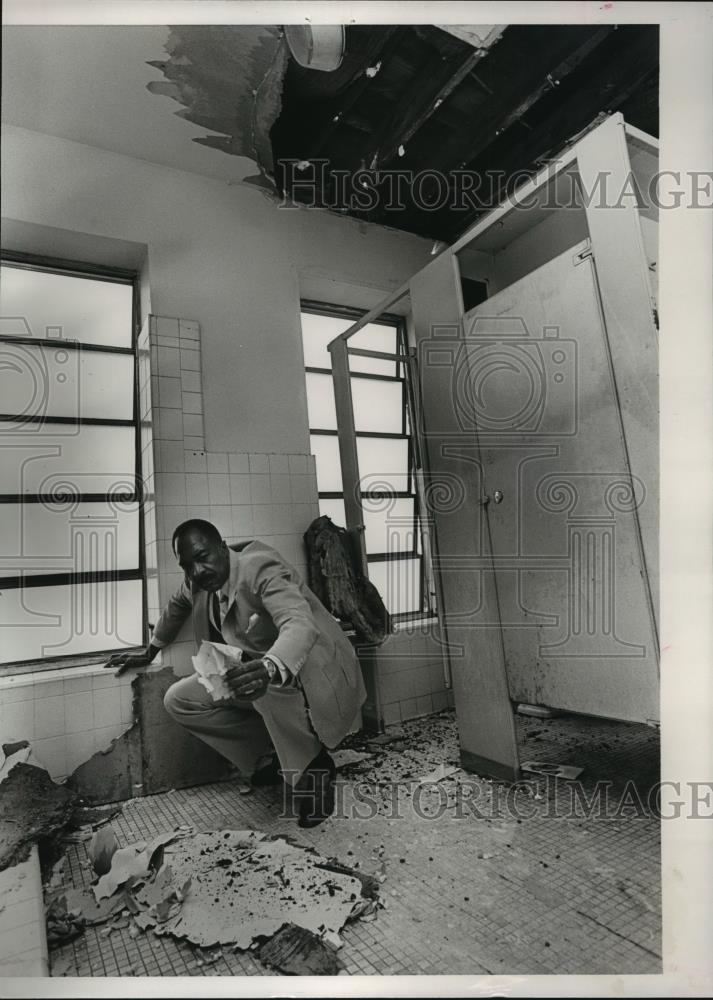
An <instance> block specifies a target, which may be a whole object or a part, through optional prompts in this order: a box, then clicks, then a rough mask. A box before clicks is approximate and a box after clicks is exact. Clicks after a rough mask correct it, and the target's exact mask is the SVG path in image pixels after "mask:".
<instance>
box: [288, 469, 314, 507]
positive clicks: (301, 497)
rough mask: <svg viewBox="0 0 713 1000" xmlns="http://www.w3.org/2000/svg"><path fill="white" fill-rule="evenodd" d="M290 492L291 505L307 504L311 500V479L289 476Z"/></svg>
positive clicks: (309, 477)
mask: <svg viewBox="0 0 713 1000" xmlns="http://www.w3.org/2000/svg"><path fill="white" fill-rule="evenodd" d="M290 491H291V493H292V502H293V503H308V502H309V501H310V500H312V498H313V485H312V477H311V476H302V475H295V476H291V478H290Z"/></svg>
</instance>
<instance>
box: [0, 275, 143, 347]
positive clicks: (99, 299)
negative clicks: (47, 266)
mask: <svg viewBox="0 0 713 1000" xmlns="http://www.w3.org/2000/svg"><path fill="white" fill-rule="evenodd" d="M0 316H2V323H0V332H1V333H2V334H3V335H5V336H16V337H18V336H19V337H37V338H39V339H44V338H45V337H63V338H64V339H65V340H79V341H81V342H83V343H85V344H107V345H110V346H111V347H131V334H132V326H133V324H132V287H131V285H123V284H117V283H116V282H113V281H97V280H96V279H95V278H83V277H82V278H79V277H74V276H72V275H67V274H50V273H49V272H47V271H32V270H28V269H27V268H21V267H10V266H8V265H3V266H2V268H0Z"/></svg>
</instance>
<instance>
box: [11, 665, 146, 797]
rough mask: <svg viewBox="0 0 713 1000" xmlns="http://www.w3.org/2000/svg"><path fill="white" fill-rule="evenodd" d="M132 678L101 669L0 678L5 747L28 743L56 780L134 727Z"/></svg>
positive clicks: (81, 669) (72, 669) (79, 668)
mask: <svg viewBox="0 0 713 1000" xmlns="http://www.w3.org/2000/svg"><path fill="white" fill-rule="evenodd" d="M131 704H132V692H131V685H130V678H118V677H115V676H114V673H113V671H109V670H104V669H103V668H102V667H101V666H99V667H72V668H67V669H64V670H62V677H61V679H58V678H57V677H56V676H55V674H54V673H53V672H50V671H44V672H42V673H32V674H19V675H17V676H14V677H3V678H0V733H1V734H2V742H3V743H12V742H14V741H16V740H30V742H31V743H32V748H33V750H34V752H35V756H36V757H38V758H39V759H40V760H41V761H42V763H43V764H44V765H45V767H46V768H47V770H48V771H49V773H50V775H51V777H52V778H54V779H55V781H61V780H62V779H63V778H65V777H66V776H67V775H68V774H71V773H72V771H73V770H74V769H75V768H76V767H78V766H79V765H80V764H83V763H84V761H86V760H88V759H89V758H90V757H91V756H92V754H94V753H98V752H100V751H101V750H106V749H107V748H108V747H109V746H110V745H111V741H112V740H113V739H115V738H116V737H117V736H120V735H121V734H122V733H123V732H124V731H125V730H126V729H127V728H128V727H129V726H130V725H131V723H132V721H133V716H132V709H131Z"/></svg>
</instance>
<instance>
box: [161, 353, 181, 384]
mask: <svg viewBox="0 0 713 1000" xmlns="http://www.w3.org/2000/svg"><path fill="white" fill-rule="evenodd" d="M180 361H181V356H180V354H179V352H178V346H176V347H159V348H158V350H157V352H156V371H157V372H158V374H159V375H167V376H168V377H169V378H178V377H179V375H180V374H181V367H180Z"/></svg>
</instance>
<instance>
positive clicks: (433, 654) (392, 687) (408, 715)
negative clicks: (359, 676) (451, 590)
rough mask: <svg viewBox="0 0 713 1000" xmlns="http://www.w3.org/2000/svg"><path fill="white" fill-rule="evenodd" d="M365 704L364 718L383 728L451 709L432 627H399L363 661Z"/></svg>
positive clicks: (451, 697) (426, 625) (439, 649)
mask: <svg viewBox="0 0 713 1000" xmlns="http://www.w3.org/2000/svg"><path fill="white" fill-rule="evenodd" d="M363 662H364V669H365V672H370V673H371V674H372V675H373V678H374V684H370V683H369V681H367V688H368V689H369V696H370V698H369V702H368V703H367V706H366V707H365V713H364V714H365V717H366V716H372V717H374V718H378V719H379V720H380V721H381V722H383V724H385V725H387V726H388V725H392V724H394V723H398V722H405V721H406V720H407V719H415V718H418V717H419V716H423V715H431V714H432V713H433V712H440V711H442V710H443V709H444V708H452V707H453V692H452V690H450V689H447V688H446V682H445V678H444V672H443V651H442V647H441V646H440V644H439V642H438V640H437V639H436V638H435V636H434V625H429V624H423V625H411V626H401V627H400V631H398V632H397V633H395V634H394V635H390V636H389V637H388V638H387V639H386V640H385V642H384V643H383V644H382V645H381V646H379V647H377V649H376V650H373V651H369V654H368V655H366V656H364V657H363Z"/></svg>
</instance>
